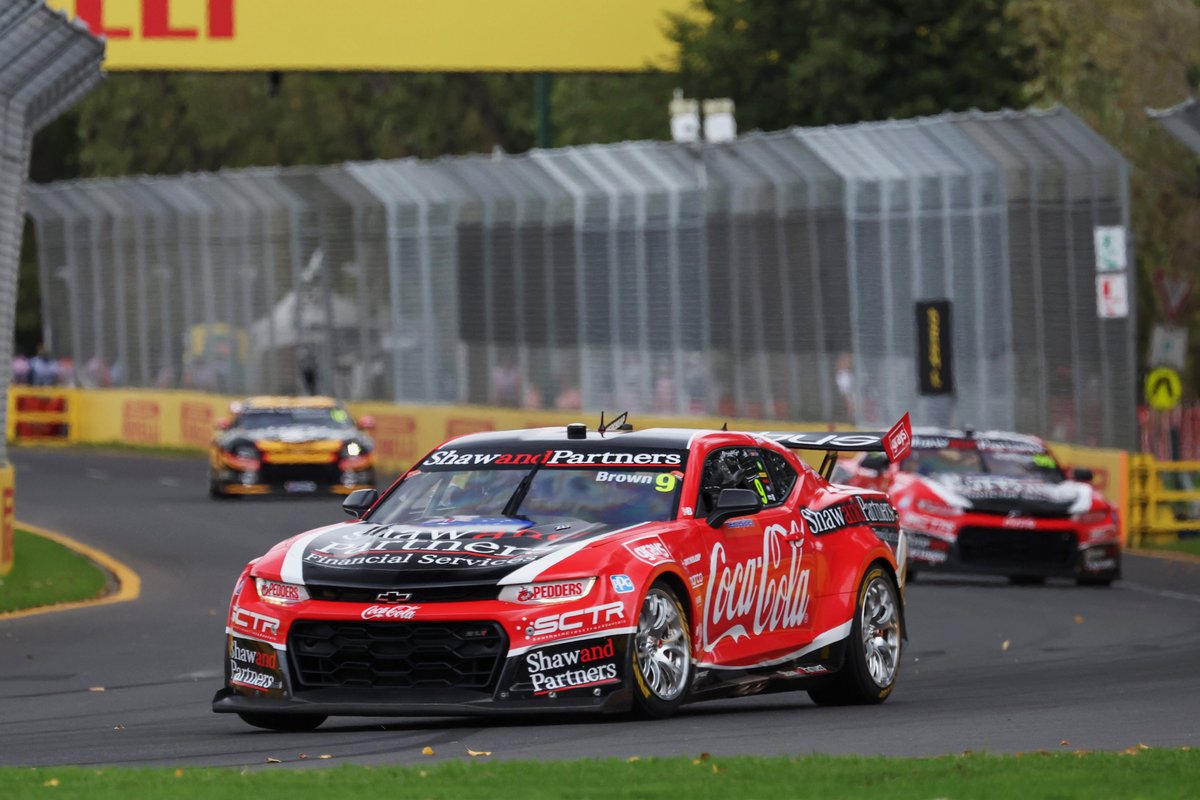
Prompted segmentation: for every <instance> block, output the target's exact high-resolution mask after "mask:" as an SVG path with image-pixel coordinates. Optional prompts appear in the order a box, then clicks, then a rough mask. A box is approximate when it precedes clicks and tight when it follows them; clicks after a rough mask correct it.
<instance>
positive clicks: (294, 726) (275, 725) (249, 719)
mask: <svg viewBox="0 0 1200 800" xmlns="http://www.w3.org/2000/svg"><path fill="white" fill-rule="evenodd" d="M238 716H239V717H241V718H242V722H245V723H246V724H247V725H253V726H254V727H256V728H265V729H267V730H269V731H284V732H292V733H296V732H298V731H311V730H313V729H314V728H316V727H317V726H318V725H320V724H321V723H322V722H324V721H325V720H326V719H328V717H326V716H324V715H322V714H268V713H262V712H257V711H239V712H238Z"/></svg>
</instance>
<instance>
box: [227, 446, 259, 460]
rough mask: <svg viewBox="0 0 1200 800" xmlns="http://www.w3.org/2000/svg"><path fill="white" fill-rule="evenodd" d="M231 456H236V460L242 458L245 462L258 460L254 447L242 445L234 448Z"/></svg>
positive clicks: (256, 450)
mask: <svg viewBox="0 0 1200 800" xmlns="http://www.w3.org/2000/svg"><path fill="white" fill-rule="evenodd" d="M233 454H234V455H235V456H237V457H238V458H243V459H246V460H247V461H257V460H258V449H257V448H254V447H249V446H247V445H242V446H241V447H237V448H234V451H233Z"/></svg>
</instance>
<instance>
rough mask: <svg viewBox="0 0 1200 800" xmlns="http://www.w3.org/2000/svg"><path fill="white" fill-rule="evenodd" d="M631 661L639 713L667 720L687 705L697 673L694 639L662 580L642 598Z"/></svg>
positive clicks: (636, 708)
mask: <svg viewBox="0 0 1200 800" xmlns="http://www.w3.org/2000/svg"><path fill="white" fill-rule="evenodd" d="M629 661H630V664H629V671H630V673H631V674H632V675H633V681H634V686H633V707H634V712H635V713H637V714H639V715H640V716H646V717H653V718H655V719H664V718H666V717H669V716H671V715H672V714H674V713H675V712H676V710H678V709H679V706H681V705H683V701H684V698H685V697H686V696H687V691H688V688H689V687H690V686H691V684H692V676H693V674H694V671H695V667H694V664H693V662H692V636H691V631H690V629H689V627H688V620H687V614H685V613H684V610H683V605H682V604H680V602H679V598H678V597H677V596H676V595H675V592H673V591H672V590H671V588H670V587H669V586H668V585H667V584H666V583H664V582H662V581H659V582H657V583H655V584H654V585H653V586H651V587H650V590H649V591H648V592H646V596H645V597H644V598H643V599H642V606H641V610H640V611H639V613H638V620H637V631H636V632H635V633H634V634H633V645H632V647H631V648H630V658H629Z"/></svg>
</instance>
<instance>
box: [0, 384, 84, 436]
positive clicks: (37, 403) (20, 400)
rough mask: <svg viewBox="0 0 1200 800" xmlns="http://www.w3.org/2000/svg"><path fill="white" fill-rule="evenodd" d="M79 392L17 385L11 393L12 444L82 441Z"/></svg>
mask: <svg viewBox="0 0 1200 800" xmlns="http://www.w3.org/2000/svg"><path fill="white" fill-rule="evenodd" d="M79 394H80V393H79V390H78V389H58V388H52V387H45V388H42V387H30V386H13V387H11V388H10V389H9V392H8V417H7V420H8V431H7V436H8V441H10V442H19V443H33V442H36V443H38V444H69V443H70V442H74V441H79V440H78V438H77V433H76V430H75V427H76V423H77V421H78V419H79V403H78V398H79Z"/></svg>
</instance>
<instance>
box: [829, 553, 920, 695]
mask: <svg viewBox="0 0 1200 800" xmlns="http://www.w3.org/2000/svg"><path fill="white" fill-rule="evenodd" d="M899 598H900V593H899V592H898V591H897V590H896V584H895V582H894V581H893V580H892V577H891V575H889V574H888V573H887V572H886V571H885V570H884V569H883V567H881V566H878V565H874V566H872V567H871V568H870V569H869V570H867V574H866V577H864V578H863V581H862V585H861V586H859V589H858V603H857V604H856V605H855V609H854V620H853V622H852V623H851V625H850V638H849V639H847V640H846V663H845V664H844V665H843V666H842V669H841V671H840V672H838V673H837V674H836V675H834V676H833V677H832V678H831V679H829V681H828V682H827V683H823V684H821V685H819V686H815V687H813V688H812V689H809V690H808V696H809V697H811V698H812V700H813V702H814V703H816V704H817V705H819V706H842V705H872V704H875V703H882V702H883V701H884V700H886V699H887V698H888V695H890V694H891V693H892V687H894V686H895V685H896V676H897V675H898V674H899V673H900V639H901V635H902V633H903V632H902V631H901V629H900V599H899Z"/></svg>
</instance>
